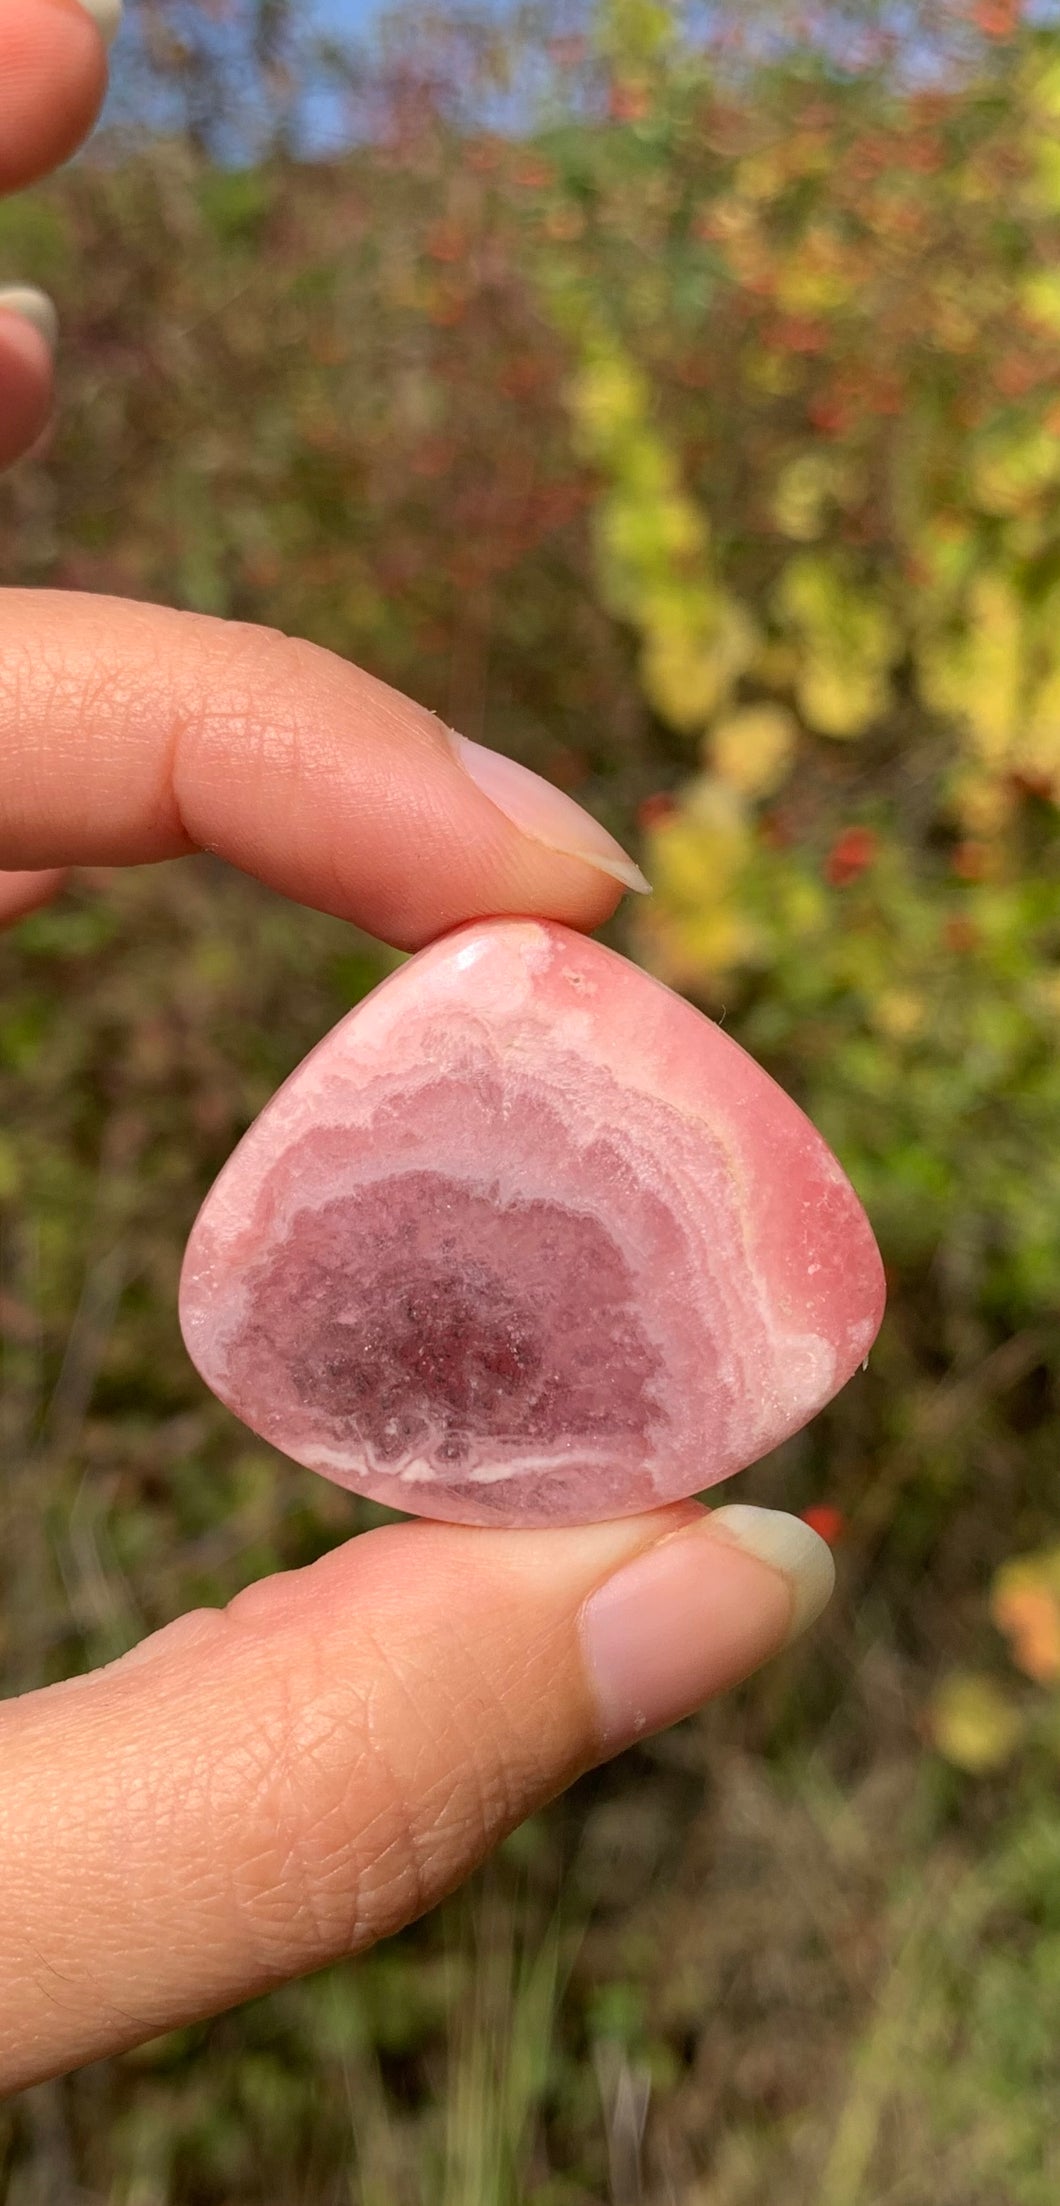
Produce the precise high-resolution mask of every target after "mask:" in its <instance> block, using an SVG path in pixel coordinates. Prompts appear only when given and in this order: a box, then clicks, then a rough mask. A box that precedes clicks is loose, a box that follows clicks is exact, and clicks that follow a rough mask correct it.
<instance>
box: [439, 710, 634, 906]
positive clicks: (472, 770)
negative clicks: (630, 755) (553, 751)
mask: <svg viewBox="0 0 1060 2206" xmlns="http://www.w3.org/2000/svg"><path fill="white" fill-rule="evenodd" d="M449 740H450V742H451V744H452V746H453V750H454V752H455V754H456V757H457V759H458V760H459V763H460V765H461V766H462V767H463V769H464V772H465V773H466V774H469V775H470V777H471V779H472V781H473V782H474V783H475V785H476V787H477V788H479V789H481V790H482V793H483V795H484V796H487V797H489V799H490V801H491V803H493V804H495V805H496V807H497V810H498V811H499V812H503V813H504V816H505V818H506V819H509V820H511V822H512V825H513V827H517V828H518V829H519V830H520V833H521V834H523V835H529V836H530V838H531V840H532V841H534V842H536V843H544V845H545V848H546V849H547V850H554V851H555V852H556V855H557V857H560V858H580V859H581V860H582V863H583V864H584V865H587V866H595V868H596V870H597V872H598V873H607V874H610V876H611V879H612V880H613V881H621V883H622V886H623V888H627V889H635V890H636V892H637V894H638V895H639V896H650V895H651V883H650V881H646V880H645V878H644V875H643V873H642V872H641V870H640V867H639V866H637V865H634V863H633V860H632V858H631V857H629V856H628V854H627V852H626V851H624V850H623V848H622V845H621V843H616V841H615V838H614V836H613V835H609V834H608V832H607V829H606V827H601V825H600V823H599V821H598V820H594V819H593V816H592V814H591V812H585V811H583V809H582V807H581V805H580V804H575V802H574V799H573V797H568V796H566V795H565V794H564V792H563V790H562V789H556V788H554V787H553V784H552V783H551V782H550V781H544V780H542V777H541V775H540V774H533V773H531V771H530V768H529V767H528V766H520V765H519V764H518V763H517V761H516V760H515V759H514V758H505V756H504V754H503V752H501V751H490V750H487V748H486V746H485V744H483V743H472V742H471V741H470V739H469V738H468V737H467V736H466V735H455V734H452V733H451V734H450V737H449Z"/></svg>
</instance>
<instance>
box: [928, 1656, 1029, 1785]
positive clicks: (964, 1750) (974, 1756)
mask: <svg viewBox="0 0 1060 2206" xmlns="http://www.w3.org/2000/svg"><path fill="white" fill-rule="evenodd" d="M929 1723H930V1728H931V1736H932V1739H933V1741H934V1743H935V1746H936V1747H937V1748H938V1751H939V1753H940V1754H944V1755H945V1757H946V1760H947V1761H948V1762H952V1763H953V1764H954V1766H955V1768H957V1769H964V1770H967V1771H968V1772H969V1773H970V1774H971V1775H972V1776H974V1777H981V1776H984V1775H985V1774H986V1773H987V1772H988V1771H989V1770H992V1769H1000V1768H1002V1766H1003V1764H1004V1763H1005V1762H1007V1761H1009V1760H1010V1759H1011V1757H1012V1755H1013V1754H1014V1753H1015V1751H1016V1748H1017V1746H1018V1745H1019V1742H1020V1739H1021V1738H1022V1736H1023V1729H1024V1723H1023V1717H1022V1715H1021V1714H1020V1711H1019V1709H1018V1708H1016V1707H1014V1706H1013V1704H1012V1702H1011V1701H1010V1700H1009V1699H1008V1697H1007V1695H1006V1694H1005V1693H1003V1692H1002V1690H1001V1688H1000V1686H998V1685H995V1683H994V1681H993V1679H992V1678H989V1677H983V1676H981V1675H979V1674H977V1673H975V1672H972V1671H954V1673H953V1675H952V1676H951V1677H948V1678H944V1679H943V1682H942V1684H941V1685H940V1686H939V1688H938V1691H937V1692H936V1694H935V1697H934V1700H933V1701H932V1704H931V1708H930V1711H929Z"/></svg>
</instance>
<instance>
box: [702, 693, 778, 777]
mask: <svg viewBox="0 0 1060 2206" xmlns="http://www.w3.org/2000/svg"><path fill="white" fill-rule="evenodd" d="M798 732H799V731H798V723H797V721H796V719H795V716H794V714H793V713H790V712H788V711H787V710H786V709H785V707H784V706H783V705H770V704H762V705H745V706H743V707H742V709H741V710H740V711H739V712H732V713H729V714H728V715H727V717H726V718H725V719H724V720H719V722H718V724H717V726H716V727H715V728H713V729H712V731H711V734H710V736H709V738H708V743H707V753H708V759H707V762H708V764H709V765H711V766H712V767H713V770H714V772H715V773H716V774H717V775H719V776H720V778H721V780H722V781H725V782H728V784H729V787H730V788H732V789H738V790H739V791H740V793H741V795H743V796H747V797H765V796H770V795H771V794H772V792H773V790H774V789H779V787H780V785H781V783H782V782H783V781H784V780H786V778H787V775H788V773H789V772H790V769H791V765H792V762H793V760H794V757H795V750H796V745H797V742H798Z"/></svg>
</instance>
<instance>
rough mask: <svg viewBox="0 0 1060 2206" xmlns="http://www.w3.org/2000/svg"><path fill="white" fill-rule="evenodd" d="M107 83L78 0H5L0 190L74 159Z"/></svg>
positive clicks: (92, 28) (98, 45)
mask: <svg viewBox="0 0 1060 2206" xmlns="http://www.w3.org/2000/svg"><path fill="white" fill-rule="evenodd" d="M106 89H107V60H106V49H105V47H104V43H103V39H102V37H101V35H100V31H99V29H98V26H97V25H96V24H95V23H94V22H93V21H92V18H91V16H90V15H89V14H88V13H87V12H86V10H85V9H84V8H82V7H81V6H80V5H79V0H3V6H2V7H0V192H9V191H17V190H19V189H20V188H21V187H22V186H23V185H25V184H33V183H36V181H37V179H38V177H41V176H46V175H47V174H48V172H49V170H51V169H54V168H58V167H59V165H60V163H61V162H62V161H67V160H69V158H70V155H71V154H72V153H73V152H75V151H76V149H77V147H78V146H79V145H80V144H81V142H82V139H84V138H87V136H88V133H89V131H90V130H91V128H92V125H93V123H94V122H95V120H96V117H97V115H98V114H99V110H100V108H101V106H102V104H103V95H104V93H105V91H106ZM23 273H27V272H26V271H23ZM28 273H30V274H32V271H29V272H28ZM0 395H2V392H0Z"/></svg>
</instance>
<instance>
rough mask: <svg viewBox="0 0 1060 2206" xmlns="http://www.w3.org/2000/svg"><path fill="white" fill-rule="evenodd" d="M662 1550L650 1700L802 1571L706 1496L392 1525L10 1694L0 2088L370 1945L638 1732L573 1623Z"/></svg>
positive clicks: (731, 1656)
mask: <svg viewBox="0 0 1060 2206" xmlns="http://www.w3.org/2000/svg"><path fill="white" fill-rule="evenodd" d="M684 1543H693V1544H692V1545H691V1546H690V1547H688V1549H687V1553H686V1556H685V1562H684V1565H683V1566H682V1564H681V1556H680V1555H679V1553H678V1549H679V1546H681V1545H683V1544H684ZM649 1551H650V1552H651V1553H653V1554H656V1555H658V1556H659V1557H660V1559H661V1560H662V1562H663V1564H664V1566H665V1570H666V1573H667V1584H666V1588H665V1598H666V1600H667V1603H668V1604H671V1605H672V1595H671V1592H670V1584H671V1581H672V1580H673V1572H674V1565H675V1559H676V1562H677V1564H678V1566H679V1567H685V1568H686V1570H687V1567H688V1566H689V1565H691V1566H692V1567H693V1568H694V1572H695V1576H694V1580H693V1588H694V1599H695V1615H694V1617H692V1618H691V1619H690V1618H688V1617H687V1616H686V1617H684V1618H680V1617H678V1619H677V1621H676V1634H675V1636H676V1637H677V1638H678V1639H679V1640H680V1641H681V1645H680V1648H679V1669H680V1680H679V1682H678V1684H677V1685H676V1688H675V1692H676V1699H677V1705H674V1706H672V1707H668V1708H667V1709H666V1710H665V1711H664V1710H662V1709H661V1708H660V1706H659V1702H658V1695H656V1699H655V1703H654V1712H653V1715H652V1718H651V1721H652V1724H653V1725H657V1724H658V1723H660V1722H662V1721H664V1720H665V1721H670V1720H675V1719H676V1718H677V1717H678V1716H680V1715H682V1714H685V1713H687V1712H688V1710H689V1709H690V1708H691V1707H692V1706H695V1705H698V1703H699V1702H700V1701H701V1700H704V1699H706V1698H708V1697H710V1695H711V1694H712V1693H715V1692H721V1691H723V1690H725V1689H726V1688H727V1687H728V1686H730V1685H731V1684H733V1683H734V1682H735V1681H736V1680H737V1679H738V1678H740V1677H742V1676H745V1675H747V1673H748V1672H749V1671H750V1670H752V1669H753V1668H755V1667H756V1666H757V1665H758V1664H759V1663H760V1662H762V1661H764V1660H766V1659H767V1657H768V1656H769V1655H770V1654H771V1653H773V1652H775V1651H776V1650H777V1648H779V1647H780V1646H781V1645H782V1644H783V1642H784V1640H785V1638H786V1637H787V1635H788V1632H789V1629H790V1626H791V1621H792V1613H793V1596H792V1591H791V1586H790V1582H789V1580H788V1579H787V1578H786V1577H785V1576H783V1575H782V1574H781V1573H780V1572H779V1571H778V1570H775V1569H773V1568H771V1567H769V1565H768V1564H766V1563H764V1562H762V1561H761V1560H759V1559H757V1558H756V1557H755V1556H752V1555H749V1554H747V1553H745V1552H743V1551H742V1550H740V1549H739V1548H738V1547H736V1546H734V1545H732V1544H731V1543H730V1542H729V1541H727V1540H726V1538H725V1536H724V1533H723V1531H722V1529H721V1527H720V1525H719V1526H715V1525H714V1523H713V1520H712V1519H711V1518H710V1517H709V1516H708V1515H707V1513H706V1512H705V1511H703V1510H701V1509H700V1508H699V1507H697V1505H695V1504H692V1503H685V1504H681V1505H679V1506H678V1507H676V1508H674V1509H671V1510H668V1511H663V1512H658V1513H656V1514H654V1515H652V1516H650V1517H642V1518H636V1519H626V1520H625V1521H623V1522H622V1523H619V1524H606V1525H595V1526H592V1527H588V1528H584V1529H576V1530H573V1531H552V1532H522V1533H501V1532H493V1531H474V1530H469V1529H467V1528H464V1527H456V1526H449V1525H440V1524H428V1523H419V1524H405V1525H400V1526H394V1527H388V1528H386V1529H385V1530H382V1531H379V1532H374V1533H369V1534H367V1535H365V1536H364V1537H362V1538H360V1539H357V1540H354V1541H352V1542H350V1543H349V1544H348V1545H347V1546H345V1547H343V1548H340V1549H338V1550H336V1551H335V1552H334V1553H332V1554H331V1555H328V1556H327V1557H325V1558H324V1559H323V1560H322V1561H321V1562H318V1563H316V1564H314V1565H313V1566H312V1567H311V1568H309V1569H307V1570H302V1571H298V1572H292V1573H289V1574H288V1575H286V1576H280V1577H275V1578H271V1579H266V1580H263V1581H261V1582H260V1583H258V1584H256V1585H253V1586H251V1587H249V1588H248V1589H247V1590H246V1591H245V1592H243V1593H241V1594H239V1595H238V1596H237V1598H236V1599H235V1600H234V1601H233V1602H232V1604H231V1606H230V1607H229V1608H228V1609H227V1610H225V1611H223V1612H219V1611H211V1610H202V1611H198V1612H195V1613H193V1614H192V1615H190V1616H186V1617H183V1618H181V1619H180V1620H179V1621H178V1622H177V1623H176V1624H174V1625H171V1626H169V1627H167V1628H166V1629H165V1630H164V1631H162V1632H161V1633H158V1634H157V1635H156V1636H155V1637H154V1638H153V1639H152V1640H148V1641H145V1642H144V1643H143V1645H142V1646H141V1647H139V1648H137V1649H135V1650H134V1652H133V1653H132V1654H131V1655H130V1656H127V1657H126V1658H125V1659H124V1660H122V1661H120V1662H118V1663H115V1664H112V1665H111V1666H110V1667H109V1668H108V1669H106V1670H103V1671H100V1672H97V1673H96V1674H94V1675H93V1676H90V1677H86V1678H79V1679H73V1680H71V1681H69V1682H68V1683H66V1684H63V1685H56V1686H51V1687H49V1688H47V1689H45V1690H43V1691H41V1692H36V1693H31V1694H27V1695H26V1696H25V1697H24V1698H23V1699H21V1700H17V1701H12V1702H8V1703H6V1704H5V1706H4V1707H3V1709H0V1764H2V1767H3V1784H2V1787H0V1860H2V1862H3V1865H4V1873H3V1878H2V1880H0V2090H3V2091H5V2092H11V2091H14V2090H17V2089H20V2088H22V2087H24V2086H26V2085H28V2084H30V2083H32V2082H35V2081H39V2080H40V2079H42V2078H44V2077H46V2076H50V2075H54V2074H59V2073H62V2072H63V2071H65V2070H66V2069H68V2068H71V2067H74V2066H77V2065H78V2064H79V2063H81V2062H84V2061H88V2060H91V2059H96V2058H99V2057H100V2056H102V2055H103V2054H105V2053H108V2052H115V2051H117V2050H119V2049H121V2048H123V2047H127V2046H130V2045H134V2044H137V2043H140V2042H142V2041H143V2040H144V2039H146V2038H149V2037H151V2036H154V2035H156V2034H157V2033H158V2032H160V2031H162V2030H164V2029H167V2028H170V2027H172V2026H175V2025H177V2024H178V2023H180V2022H183V2021H190V2020H192V2019H195V2018H199V2017H202V2016H205V2015H208V2014H213V2013H217V2012H220V2011H222V2010H223V2009H224V2008H225V2007H228V2006H230V2005H232V2004H233V2003H234V2002H236V2001H237V2000H241V1999H245V1998H248V1997H251V1996H254V1995H257V1994H258V1993H260V1992H262V1991H264V1990H266V1989H268V1988H269V1987H270V1986H272V1985H275V1984H277V1983H280V1982H282V1981H285V1980H287V1979H289V1978H291V1977H293V1976H295V1975H299V1974H304V1973H305V1972H307V1971H309V1970H312V1969H316V1968H319V1967H321V1966H323V1965H325V1964H326V1963H327V1962H329V1961H332V1960H334V1959H336V1958H338V1957H340V1956H342V1955H345V1954H350V1953H353V1952H356V1951H358V1950H361V1949H363V1948H364V1947H366V1946H368V1945H370V1944H371V1943H373V1942H374V1941H375V1940H376V1939H378V1938H381V1937H383V1936H386V1935H387V1934H388V1933H389V1932H392V1931H394V1930H395V1929H397V1928H398V1927H399V1926H400V1925H402V1924H404V1923H406V1922H409V1921H411V1920H412V1919H413V1918H414V1917H416V1916H417V1915H419V1914H420V1913H422V1912H423V1911H424V1910H425V1909H426V1908H428V1907H430V1906H432V1905H433V1904H434V1903H435V1902H436V1901H437V1900H439V1899H441V1898H442V1897H443V1896H444V1895H445V1894H446V1893H447V1892H449V1891H450V1890H452V1889H453V1887H454V1886H455V1885H456V1884H458V1883H459V1882H460V1881H461V1880H462V1879H463V1878H464V1877H466V1876H467V1875H468V1873H469V1872H470V1870H471V1869H472V1868H473V1867H474V1866H475V1865H476V1864H477V1863H478V1862H479V1861H480V1860H481V1859H482V1857H483V1856H484V1855H485V1853H486V1852H488V1851H489V1849H490V1848H491V1847H492V1846H493V1845H495V1844H496V1843H497V1841H498V1840H499V1839H500V1838H501V1837H502V1836H503V1835H504V1834H505V1833H506V1832H508V1831H509V1830H511V1829H513V1828H514V1826H515V1825H516V1824H517V1823H519V1822H520V1821H522V1820H523V1818H524V1817H525V1816H526V1815H527V1814H529V1813H531V1812H532V1811H533V1810H535V1809H536V1808H538V1807H540V1806H542V1805H543V1804H544V1803H545V1802H546V1801H548V1800H549V1799H551V1798H552V1797H553V1796H554V1795H555V1794H556V1793H557V1792H558V1791H560V1790H561V1789H562V1787H563V1786H564V1785H566V1784H568V1783H569V1782H570V1780H571V1779H572V1778H573V1777H574V1776H576V1775H577V1774H578V1773H579V1772H581V1771H583V1770H584V1769H586V1768H588V1767H590V1766H591V1765H592V1764H593V1763H594V1762H596V1761H599V1760H601V1759H603V1757H604V1755H605V1754H606V1753H608V1752H614V1751H617V1750H618V1748H619V1747H620V1746H622V1745H623V1744H625V1743H626V1741H627V1739H628V1738H630V1737H633V1736H636V1735H639V1732H640V1730H641V1729H642V1728H643V1725H642V1724H641V1723H639V1722H638V1721H637V1720H636V1719H635V1714H634V1712H632V1711H631V1712H630V1714H629V1716H628V1718H627V1717H626V1716H625V1715H623V1714H620V1716H619V1719H618V1721H617V1723H616V1720H615V1716H614V1710H613V1709H612V1710H611V1713H610V1715H609V1714H608V1711H607V1707H606V1705H605V1702H604V1700H603V1699H602V1698H601V1696H600V1692H599V1689H598V1687H597V1686H595V1685H594V1670H593V1666H592V1663H591V1661H590V1660H589V1659H588V1657H587V1654H586V1645H587V1643H588V1641H587V1637H586V1632H585V1627H584V1618H585V1617H586V1616H587V1615H589V1614H590V1613H591V1612H592V1609H593V1606H594V1603H598V1602H599V1601H600V1599H601V1598H602V1597H603V1596H602V1593H601V1589H602V1588H606V1597H607V1598H610V1596H611V1593H612V1590H613V1588H614V1587H616V1586H620V1585H621V1584H622V1576H621V1573H622V1572H623V1570H624V1569H625V1568H626V1567H631V1568H632V1570H634V1571H637V1572H640V1573H641V1574H643V1571H644V1569H645V1567H646V1562H647V1560H648V1557H649ZM667 1613H668V1614H669V1607H668V1610H667ZM612 1622H613V1619H612ZM658 1636H660V1637H663V1636H665V1627H664V1628H663V1630H662V1631H660V1633H659V1634H658ZM697 1639H698V1640H699V1641H700V1643H701V1645H700V1658H699V1659H698V1661H697V1662H696V1663H695V1664H694V1665H692V1666H691V1667H690V1666H689V1659H688V1648H689V1643H690V1642H693V1641H695V1640H697ZM620 1706H624V1703H622V1704H620Z"/></svg>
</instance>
